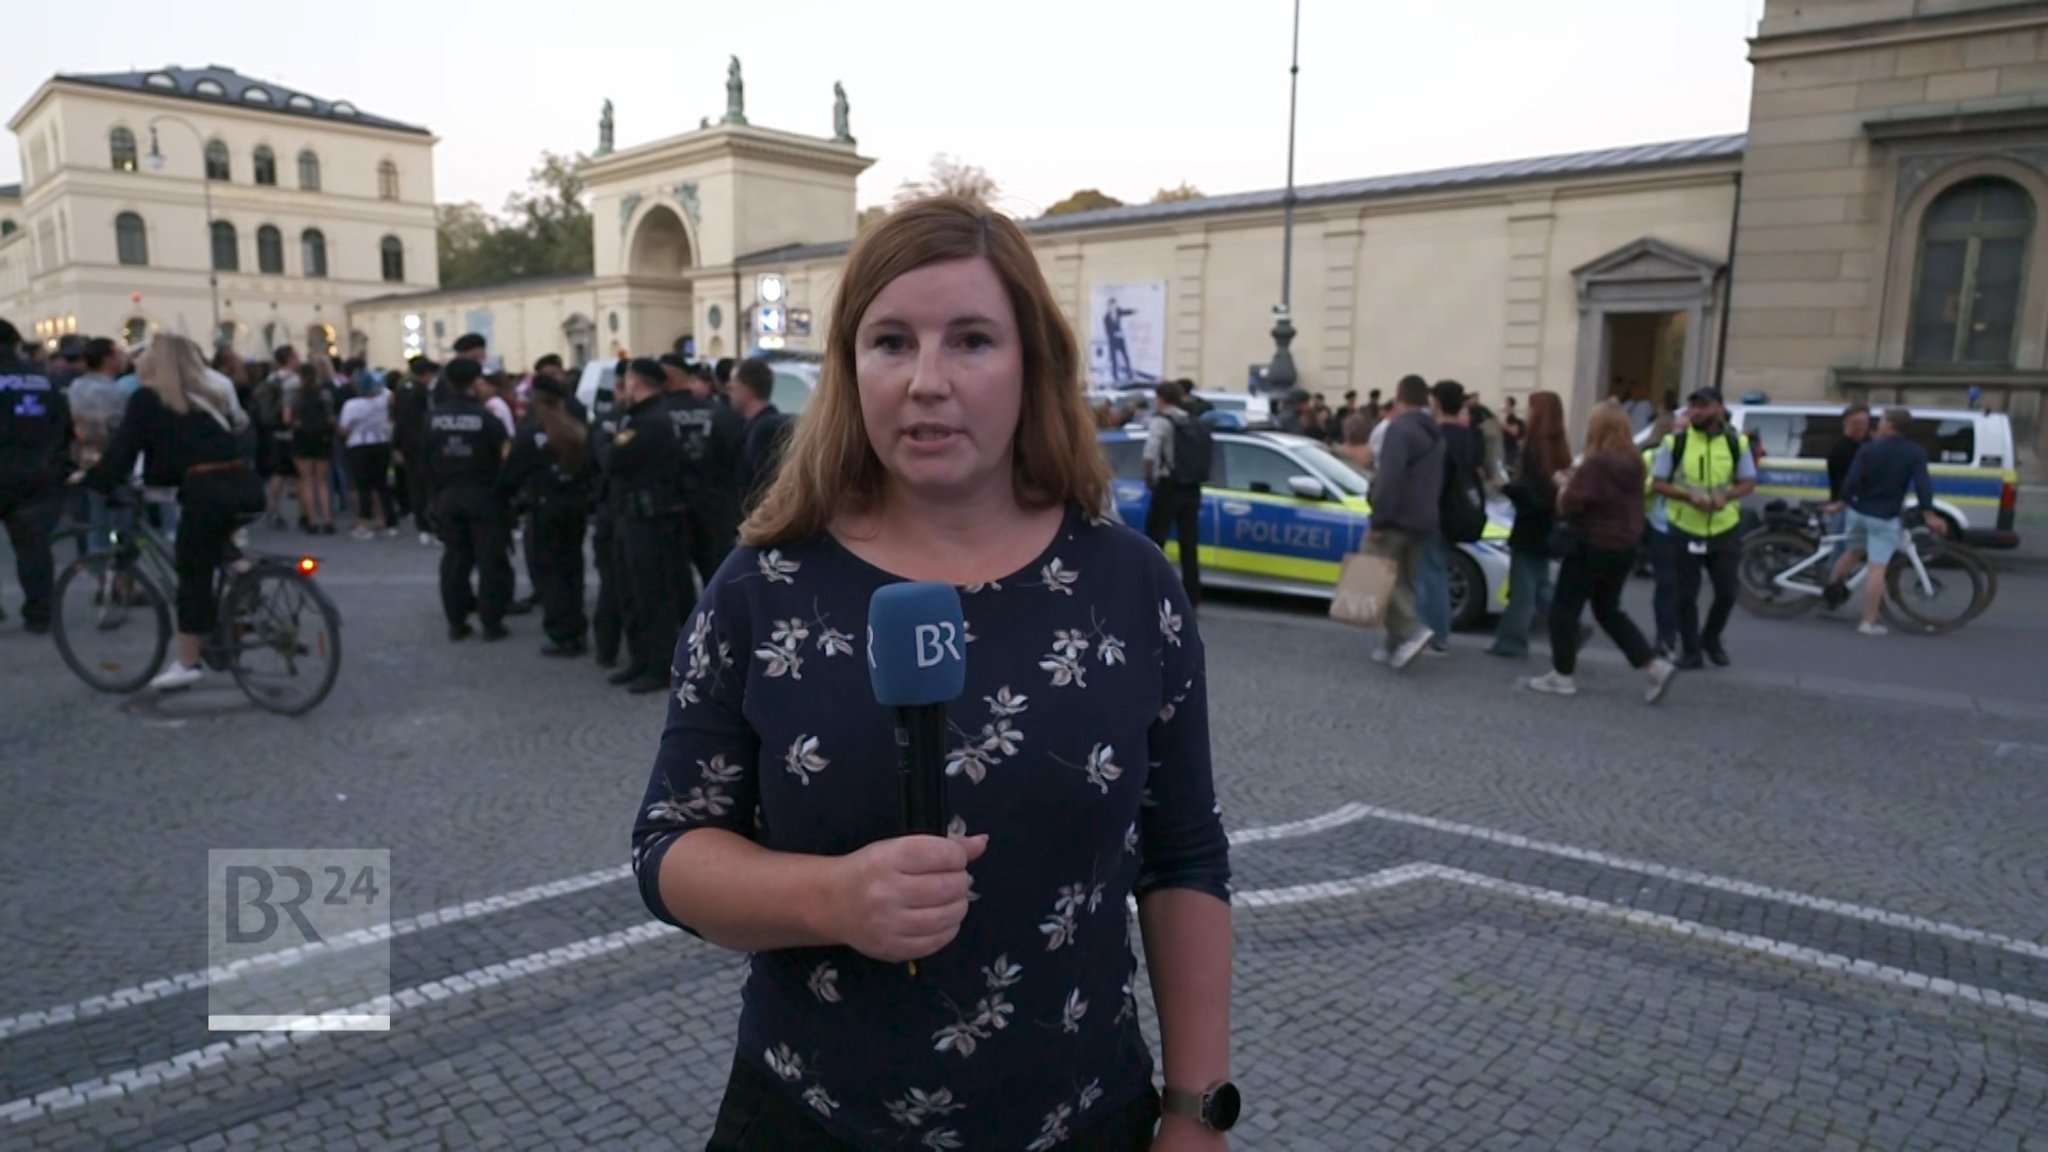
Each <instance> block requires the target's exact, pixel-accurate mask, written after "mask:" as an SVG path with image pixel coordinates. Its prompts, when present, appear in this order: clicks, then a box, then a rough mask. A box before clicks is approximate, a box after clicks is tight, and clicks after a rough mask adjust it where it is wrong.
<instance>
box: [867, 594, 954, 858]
mask: <svg viewBox="0 0 2048 1152" xmlns="http://www.w3.org/2000/svg"><path fill="white" fill-rule="evenodd" d="M966 643H967V629H966V626H965V624H964V623H963V620H962V616H961V613H960V592H959V590H958V589H956V588H954V587H953V586H952V585H951V584H940V583H935V582H931V581H914V582H909V583H902V584H889V585H885V586H883V587H881V588H877V589H875V595H874V598H873V599H872V600H870V601H869V602H868V675H869V677H870V678H871V679H872V680H873V682H874V686H875V702H876V703H878V704H881V705H882V706H883V707H885V708H894V709H895V710H896V779H897V787H898V792H899V794H900V796H901V799H902V804H903V831H904V833H905V834H906V835H926V836H944V835H945V834H946V822H947V812H946V703H947V702H948V701H950V700H955V699H958V698H959V696H960V693H961V692H962V691H964V690H965V689H966V686H967V657H966V652H965V646H966Z"/></svg>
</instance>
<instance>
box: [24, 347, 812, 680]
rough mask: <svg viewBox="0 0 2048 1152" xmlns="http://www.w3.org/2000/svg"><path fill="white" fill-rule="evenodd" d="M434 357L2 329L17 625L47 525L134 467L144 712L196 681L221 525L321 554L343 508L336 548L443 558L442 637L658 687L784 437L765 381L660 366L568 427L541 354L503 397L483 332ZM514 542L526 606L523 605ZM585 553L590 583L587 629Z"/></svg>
mask: <svg viewBox="0 0 2048 1152" xmlns="http://www.w3.org/2000/svg"><path fill="white" fill-rule="evenodd" d="M454 351H455V355H454V357H453V358H451V359H450V360H449V361H448V362H447V363H446V364H439V363H435V362H434V361H432V360H429V359H427V358H425V357H418V358H415V359H413V360H411V361H410V362H409V363H408V365H407V367H406V369H405V370H403V371H390V372H382V373H379V372H374V371H371V370H370V369H369V368H368V367H367V366H366V365H365V364H363V363H362V362H361V361H353V360H352V361H345V362H341V363H337V362H335V361H334V360H333V359H332V358H331V357H330V356H328V355H326V354H325V353H323V352H319V351H315V352H313V353H311V354H305V355H302V354H301V353H300V352H299V351H298V350H297V349H295V348H293V347H290V346H286V347H281V348H278V349H276V350H275V351H274V352H273V353H272V355H271V358H270V359H269V360H268V361H267V362H260V363H251V362H248V361H245V360H243V359H242V358H241V357H239V356H238V355H237V354H236V353H235V352H234V351H233V350H232V349H229V348H220V349H217V350H216V352H215V354H214V356H213V358H212V359H211V362H209V361H208V360H207V359H206V358H205V357H204V356H203V354H202V353H201V351H200V349H199V347H198V345H196V344H194V343H193V342H192V341H190V340H188V339H186V338H184V337H182V336H177V335H173V334H168V333H166V334H159V335H157V336H155V337H153V338H152V339H151V340H150V341H149V343H148V344H147V346H146V347H138V348H134V349H130V348H127V347H125V346H123V345H121V344H119V343H118V342H116V341H114V340H111V339H108V338H104V337H101V338H90V339H84V340H77V341H67V342H65V343H64V344H61V345H60V346H59V347H58V348H56V349H55V350H54V355H48V354H46V353H45V350H44V349H43V348H42V347H41V346H39V345H38V346H34V347H32V348H24V347H23V346H22V343H21V339H20V334H19V332H18V331H17V330H16V329H14V328H13V327H12V326H10V325H7V324H6V323H5V322H4V321H0V391H4V392H5V393H6V394H7V396H8V399H9V401H10V402H9V403H7V404H5V405H0V521H4V522H5V524H6V525H7V527H8V530H9V535H10V539H11V542H12V544H13V547H14V550H15V553H16V556H17V560H16V567H17V570H18V573H19V576H20V580H21V584H22V590H23V607H22V616H23V620H24V623H25V624H26V626H27V627H28V628H30V629H31V630H33V631H38V632H40V631H47V630H48V628H49V627H50V618H51V613H52V611H53V608H52V604H51V596H52V593H53V581H54V558H53V556H52V552H51V544H50V535H51V532H52V529H53V528H54V526H55V525H56V523H57V522H58V520H59V519H60V517H61V516H62V515H63V513H64V512H65V511H66V509H67V508H68V509H69V510H70V511H71V512H72V513H73V514H74V515H75V516H77V517H78V518H79V519H80V520H83V521H85V522H86V524H87V526H88V533H87V536H86V541H87V546H88V547H101V546H104V544H105V542H106V540H107V533H108V532H109V531H110V530H113V529H116V528H119V527H120V526H122V524H123V523H124V522H125V521H126V520H127V519H128V518H130V517H132V516H133V515H135V514H136V512H137V509H136V508H135V507H134V506H133V504H132V503H117V502H113V501H110V500H109V496H110V495H111V494H112V493H114V492H115V491H116V490H117V489H121V488H125V487H127V486H128V485H130V484H131V483H132V482H133V481H135V480H136V479H137V478H138V469H139V479H140V480H141V481H142V483H143V484H144V485H145V486H147V487H150V488H156V489H174V490H176V492H177V499H176V502H175V503H172V504H169V505H166V506H163V507H162V508H161V509H151V512H152V513H153V514H158V515H161V516H162V517H163V519H162V521H161V522H160V527H162V528H163V529H164V530H165V532H166V534H168V535H170V536H172V537H173V538H174V540H175V547H176V565H175V567H176V569H177V573H178V577H179V588H178V591H177V602H178V620H179V623H178V632H179V637H180V639H179V647H178V652H177V654H176V656H175V657H174V658H173V660H172V661H171V662H170V663H169V665H168V666H167V667H165V668H164V669H163V671H162V672H161V673H160V674H159V675H158V676H157V677H156V679H155V680H154V681H152V687H154V688H156V689H158V690H160V691H161V690H170V689H177V688H183V687H188V686H190V685H191V684H193V683H195V682H197V681H198V680H200V679H201V678H202V677H203V675H204V672H203V670H202V669H201V667H200V661H199V649H200V641H201V638H202V637H203V636H204V635H205V634H207V633H208V632H210V631H211V629H212V628H213V625H214V621H213V619H212V615H213V605H212V589H213V587H214V578H215V574H216V573H217V571H218V570H219V567H220V565H221V564H222V563H223V562H225V560H226V559H227V558H228V557H229V556H230V555H231V554H232V551H233V538H234V536H235V534H236V532H237V531H238V530H239V528H240V527H242V526H243V525H244V524H246V523H248V522H251V521H254V520H257V519H261V520H264V521H267V523H268V524H269V526H270V527H272V528H274V529H288V527H289V525H290V524H291V522H292V521H293V520H294V519H295V520H296V523H297V526H298V528H299V529H300V530H301V531H302V532H305V533H308V534H312V535H334V534H335V533H336V531H337V528H336V514H337V512H339V513H341V514H344V515H346V514H348V513H349V512H350V511H351V510H352V512H353V520H354V523H353V527H352V532H351V534H352V535H353V536H355V537H356V538H358V539H363V540H369V539H375V538H379V537H384V538H390V537H396V536H398V535H400V525H401V524H402V523H403V522H404V520H405V519H406V518H408V517H410V518H411V519H412V521H413V524H414V527H415V529H416V530H417V531H418V533H419V539H420V542H421V543H422V544H423V545H435V544H438V545H439V546H441V548H442V549H443V552H442V556H441V580H440V583H441V602H442V608H443V612H444V614H445V615H446V617H447V624H448V634H449V636H450V638H451V639H456V640H461V639H466V638H468V637H469V636H472V635H475V634H477V633H478V632H479V631H480V632H481V634H482V636H483V638H484V639H485V640H500V639H503V638H505V637H506V636H507V635H509V630H508V629H507V628H506V625H505V620H506V618H507V617H508V616H514V615H521V614H525V613H529V612H532V611H534V610H535V609H536V608H538V610H539V611H540V613H541V626H542V630H543V632H545V633H546V636H547V640H548V643H547V646H546V647H545V648H543V649H542V651H543V653H544V654H546V655H548V656H553V657H564V658H574V657H580V656H584V655H586V654H590V653H592V652H593V650H594V652H595V655H596V657H597V662H598V664H599V665H600V666H603V667H606V668H610V669H612V670H613V674H612V676H611V680H612V682H613V683H615V684H618V685H621V686H624V687H626V688H628V689H629V690H631V691H634V692H637V693H650V692H657V691H661V690H663V689H665V688H666V687H667V684H668V672H669V658H670V655H671V653H672V652H673V650H674V647H675V641H676V632H677V629H678V621H680V620H682V619H684V618H686V617H687V616H688V615H689V612H690V610H691V608H692V607H693V606H694V604H695V598H696V588H697V586H698V582H699V581H709V580H710V578H711V575H712V574H713V573H714V572H715V571H716V570H717V567H718V565H719V564H720V563H721V562H722V561H723V560H724V557H725V555H726V553H728V552H730V551H731V550H732V548H733V546H734V544H735V543H736V540H737V535H738V531H739V525H740V521H741V519H742V516H743V511H744V509H745V507H746V506H747V504H748V503H749V501H750V499H751V497H752V495H753V494H754V493H755V492H756V491H758V490H759V489H760V488H761V487H762V486H763V485H764V484H765V483H766V482H767V480H769V479H770V478H772V476H773V474H774V472H775V468H776V465H777V461H778V458H779V453H780V448H781V444H782V441H783V439H784V434H785V431H786V428H787V420H786V418H785V417H784V416H783V414H782V413H780V412H778V411H777V410H776V409H775V407H774V405H773V404H772V403H771V402H770V399H769V398H770V395H771V393H772V391H773V385H774V375H773V372H772V370H771V369H770V367H769V366H768V364H767V363H766V362H765V361H761V360H747V361H744V362H738V363H735V362H734V361H730V360H722V361H719V362H718V363H716V364H712V363H706V362H700V361H693V360H689V359H686V358H685V357H683V356H681V355H680V354H668V355H664V356H662V357H660V358H658V359H641V360H631V361H622V362H621V363H620V365H619V371H618V372H617V374H616V380H617V384H616V386H615V387H604V388H600V389H599V390H598V392H597V395H596V402H595V404H594V405H593V406H592V409H591V410H589V411H586V410H585V408H584V406H583V404H581V403H580V402H579V401H578V400H577V399H576V396H575V381H574V380H573V379H572V378H571V377H570V375H569V374H568V372H567V370H566V367H565V365H564V364H563V361H562V358H561V357H560V356H556V355H547V356H543V357H541V358H540V359H539V360H538V361H536V362H535V364H534V365H533V370H532V372H531V374H530V375H527V376H525V377H524V378H522V379H517V380H515V379H512V378H510V377H508V376H507V375H506V374H504V373H500V372H487V371H486V370H485V365H486V363H487V361H488V359H489V356H488V347H487V342H486V340H485V339H484V337H482V336H481V335H477V334H475V333H471V334H468V335H465V336H463V337H462V338H461V339H459V340H457V341H456V342H455V345H454ZM16 397H19V399H16ZM67 482H68V483H67ZM294 506H295V515H293V514H292V513H293V511H294ZM516 541H523V544H524V550H523V551H524V555H523V561H524V567H525V569H526V573H527V577H528V581H529V583H530V585H531V589H532V594H531V595H530V596H528V597H526V598H525V599H523V600H516V599H515V592H516V587H517V578H516V575H515V573H514V570H513V550H514V547H515V542H516ZM586 542H588V543H589V544H591V545H594V551H595V555H596V562H597V570H598V573H599V587H598V595H597V597H596V611H595V613H594V614H592V613H589V612H587V611H586V609H585V591H584V579H583V576H584V569H585V555H586V554H585V551H584V549H585V546H586ZM472 619H473V620H474V621H475V626H474V627H473V626H472V623H471V621H472Z"/></svg>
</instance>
